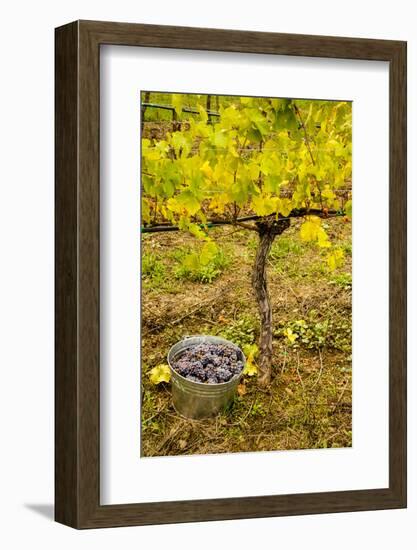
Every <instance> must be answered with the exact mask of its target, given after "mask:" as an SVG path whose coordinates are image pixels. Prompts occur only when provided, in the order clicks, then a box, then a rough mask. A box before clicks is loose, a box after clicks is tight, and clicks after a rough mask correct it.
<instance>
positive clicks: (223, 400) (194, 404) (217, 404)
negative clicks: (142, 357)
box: [168, 336, 246, 419]
mask: <svg viewBox="0 0 417 550" xmlns="http://www.w3.org/2000/svg"><path fill="white" fill-rule="evenodd" d="M197 344H227V345H228V346H230V347H232V348H234V349H235V350H236V352H237V354H238V358H239V360H241V361H242V362H243V364H245V362H246V358H245V356H244V354H243V352H242V350H241V349H240V348H239V347H238V346H236V345H235V344H233V343H232V342H229V340H225V339H224V338H220V337H218V336H189V337H187V338H184V340H181V341H180V342H178V343H177V344H175V345H174V346H172V348H171V349H170V350H169V353H168V365H169V368H170V369H171V383H172V400H173V403H174V407H175V410H176V411H177V412H178V413H179V414H180V415H182V416H185V417H186V418H194V419H200V418H207V417H210V416H215V415H216V414H218V413H219V412H220V411H222V410H225V409H226V408H227V407H228V406H229V405H230V403H231V402H232V401H233V398H234V396H235V393H236V388H237V385H238V384H239V380H240V378H241V376H242V371H243V369H242V371H241V372H240V373H239V374H236V375H235V376H233V377H232V378H231V379H230V380H229V381H228V382H223V383H221V384H204V383H203V382H194V381H193V380H188V379H187V378H185V377H184V376H181V375H180V374H178V372H177V371H176V370H175V369H174V368H173V366H172V365H173V363H174V362H175V361H176V360H177V359H178V357H179V356H180V355H182V354H183V353H184V351H185V350H187V349H189V348H191V347H194V346H196V345H197Z"/></svg>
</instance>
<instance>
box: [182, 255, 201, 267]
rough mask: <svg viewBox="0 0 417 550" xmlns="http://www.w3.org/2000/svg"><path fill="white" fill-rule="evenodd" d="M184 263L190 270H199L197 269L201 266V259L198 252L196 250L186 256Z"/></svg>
mask: <svg viewBox="0 0 417 550" xmlns="http://www.w3.org/2000/svg"><path fill="white" fill-rule="evenodd" d="M183 264H184V266H185V267H186V268H187V269H188V270H190V271H197V269H198V268H199V267H200V259H199V257H198V254H196V253H195V252H192V253H191V254H187V255H186V256H185V257H184V260H183Z"/></svg>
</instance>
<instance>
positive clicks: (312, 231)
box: [300, 216, 320, 241]
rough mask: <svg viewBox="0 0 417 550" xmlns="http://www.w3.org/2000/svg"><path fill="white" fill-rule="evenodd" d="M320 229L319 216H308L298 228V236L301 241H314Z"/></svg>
mask: <svg viewBox="0 0 417 550" xmlns="http://www.w3.org/2000/svg"><path fill="white" fill-rule="evenodd" d="M319 229H320V218H317V217H315V216H310V217H309V218H307V219H306V221H305V222H304V223H303V224H302V226H301V228H300V236H301V239H302V240H303V241H315V240H316V239H317V234H318V230H319Z"/></svg>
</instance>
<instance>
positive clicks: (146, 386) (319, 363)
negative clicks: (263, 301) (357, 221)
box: [141, 219, 352, 456]
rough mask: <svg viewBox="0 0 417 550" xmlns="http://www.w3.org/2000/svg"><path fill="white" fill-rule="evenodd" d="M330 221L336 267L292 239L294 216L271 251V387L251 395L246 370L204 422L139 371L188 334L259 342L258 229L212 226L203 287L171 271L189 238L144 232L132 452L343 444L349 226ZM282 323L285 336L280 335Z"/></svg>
mask: <svg viewBox="0 0 417 550" xmlns="http://www.w3.org/2000/svg"><path fill="white" fill-rule="evenodd" d="M328 223H329V226H330V227H329V228H328V232H329V234H330V236H331V240H332V242H333V243H335V244H336V245H337V246H340V247H342V248H343V249H344V251H345V263H344V265H343V266H341V267H340V268H338V269H337V270H336V271H335V272H330V271H329V270H328V268H327V266H326V262H325V256H324V255H323V253H322V251H320V250H319V249H317V248H316V247H314V246H312V245H311V244H309V243H304V242H302V241H301V240H300V238H299V223H297V222H296V223H294V224H293V226H292V227H291V228H290V229H288V230H287V231H286V232H285V234H283V235H282V236H280V237H279V238H277V239H276V241H275V242H274V245H273V247H272V250H271V255H270V258H269V263H268V277H269V290H270V295H271V302H272V307H273V314H274V326H275V331H274V358H273V364H274V366H273V380H272V384H271V386H270V387H269V388H267V389H266V390H261V389H260V388H258V386H257V384H256V377H250V376H245V377H244V379H243V383H242V387H241V389H240V394H239V395H238V396H237V397H236V398H235V400H234V402H233V405H232V407H231V408H230V410H229V411H228V412H227V413H222V414H219V415H218V416H217V417H216V418H213V419H208V420H204V421H192V420H186V419H184V418H181V417H180V416H179V415H178V414H177V413H176V412H175V410H174V409H173V406H172V401H171V394H170V386H169V384H165V383H163V384H160V385H158V386H154V385H152V384H151V383H150V381H149V378H148V374H149V371H150V369H151V368H152V367H154V366H155V365H157V364H160V363H164V362H166V353H167V350H168V349H169V347H170V346H171V345H173V344H174V343H175V342H177V341H178V340H180V339H181V338H183V337H184V336H185V335H187V334H202V333H208V334H219V335H222V336H224V337H226V338H227V339H229V340H232V341H234V342H236V343H237V344H238V345H240V346H242V345H245V344H251V343H254V342H256V341H257V339H258V336H259V326H258V315H257V310H256V304H255V302H254V300H253V295H252V289H251V268H252V263H253V260H254V256H255V249H256V242H257V236H256V235H252V234H251V233H250V234H248V233H249V232H247V231H244V230H242V231H237V232H236V231H234V230H233V229H232V228H227V227H224V228H215V229H213V230H212V233H211V235H212V236H213V238H214V239H215V241H216V243H217V244H218V247H219V248H220V250H221V255H222V258H223V260H221V261H220V262H219V264H218V265H216V266H214V269H218V270H219V271H220V272H219V273H217V274H216V276H215V277H214V278H212V279H211V282H208V281H206V282H204V281H203V280H202V279H201V278H198V277H189V276H188V275H185V274H182V275H181V276H180V277H176V276H175V272H176V270H178V266H180V265H181V258H182V257H183V255H184V254H186V253H189V251H192V250H194V249H195V244H196V241H195V239H194V238H193V237H192V236H189V235H186V234H183V233H159V234H154V235H151V236H150V238H149V237H148V236H147V238H144V239H143V241H142V254H143V264H144V265H145V268H146V269H145V270H144V272H143V292H142V449H141V454H142V456H158V455H180V454H183V455H187V454H210V453H223V452H247V451H257V450H262V451H267V450H288V449H307V448H326V447H349V446H351V442H352V432H351V414H352V413H351V374H352V373H351V353H352V350H351V283H352V278H351V235H350V229H351V227H350V225H349V224H345V223H343V221H342V220H338V219H337V220H331V221H329V222H328ZM325 253H326V251H325ZM224 259H226V263H224V264H222V262H223V261H224ZM300 321H302V322H301V323H300ZM288 328H290V329H291V330H292V332H293V334H296V335H297V338H295V341H294V342H291V341H290V340H289V339H288V337H287V336H285V330H286V329H288Z"/></svg>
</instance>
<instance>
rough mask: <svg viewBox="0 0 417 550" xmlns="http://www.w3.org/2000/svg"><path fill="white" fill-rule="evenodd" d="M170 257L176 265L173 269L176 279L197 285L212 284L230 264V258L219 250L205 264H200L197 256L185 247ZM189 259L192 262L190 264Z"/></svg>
mask: <svg viewBox="0 0 417 550" xmlns="http://www.w3.org/2000/svg"><path fill="white" fill-rule="evenodd" d="M172 257H173V258H174V260H175V261H176V262H177V264H178V265H177V267H176V268H175V269H174V276H175V278H176V279H185V280H188V281H195V282H199V283H212V282H213V281H214V279H216V278H217V277H218V276H219V275H220V274H221V273H222V272H223V271H224V269H225V268H226V267H228V266H229V265H230V262H231V259H230V257H229V256H228V255H227V254H226V253H225V251H224V250H221V249H220V250H219V251H218V252H217V254H216V255H215V256H214V257H213V259H211V260H210V261H209V262H208V263H207V264H203V263H201V261H199V257H198V254H196V252H193V251H191V250H190V249H189V248H186V247H181V248H178V249H177V250H176V251H175V252H173V254H172ZM190 258H191V259H193V260H194V261H192V262H190V261H189V260H190Z"/></svg>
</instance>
